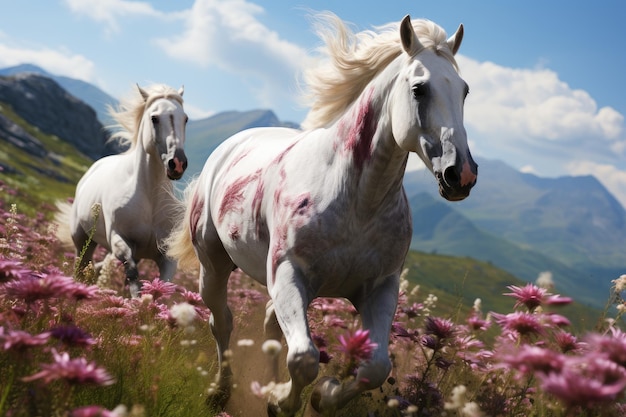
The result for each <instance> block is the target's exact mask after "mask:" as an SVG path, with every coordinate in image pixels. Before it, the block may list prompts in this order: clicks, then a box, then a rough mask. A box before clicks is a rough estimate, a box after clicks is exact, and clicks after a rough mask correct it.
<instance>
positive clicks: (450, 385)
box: [0, 183, 626, 417]
mask: <svg viewBox="0 0 626 417" xmlns="http://www.w3.org/2000/svg"><path fill="white" fill-rule="evenodd" d="M1 186H2V187H3V190H4V191H6V193H5V194H4V195H6V196H11V195H16V194H19V193H18V192H16V191H15V190H14V189H12V188H11V187H10V185H8V184H6V183H4V184H1ZM22 201H26V199H24V198H22ZM104 256H105V254H104V253H103V252H102V251H98V252H97V254H96V258H97V260H102V259H104ZM74 264H75V259H74V258H73V255H71V254H67V253H64V252H63V250H62V249H61V246H60V245H59V242H57V241H56V238H55V231H54V228H51V227H50V224H49V223H48V221H47V220H46V218H45V216H36V215H35V216H26V215H23V214H20V212H19V205H15V204H11V203H9V202H7V201H6V199H0V373H1V375H2V377H1V378H0V415H7V416H12V417H13V416H72V417H73V416H76V417H78V416H111V417H112V416H117V417H120V416H132V417H144V416H145V417H147V416H150V417H153V416H181V417H185V416H221V417H226V416H256V415H263V414H264V413H265V397H266V396H267V393H268V392H267V390H268V389H270V388H271V383H272V382H273V381H269V380H268V379H267V365H266V364H267V363H268V362H266V361H265V359H267V358H265V353H263V352H262V349H261V345H262V343H263V338H262V321H263V311H264V306H265V303H266V301H267V295H266V294H265V292H264V289H263V288H262V287H261V286H260V285H258V284H256V283H255V282H254V281H253V280H251V279H249V277H246V276H245V275H244V274H242V273H241V272H240V271H235V272H233V274H232V275H231V280H230V283H229V291H228V297H229V304H230V305H231V308H232V310H233V313H234V314H235V329H236V330H235V333H234V336H233V342H232V353H231V356H229V360H230V361H231V362H232V367H233V369H234V371H235V375H236V376H235V384H236V387H235V388H234V389H233V395H232V397H231V400H230V401H229V403H228V404H227V406H226V409H225V410H211V409H209V408H208V407H207V406H206V404H205V401H204V400H205V397H206V394H207V390H209V389H211V387H212V382H213V377H214V375H215V372H216V368H217V367H216V363H215V355H214V352H215V344H214V341H213V338H212V336H211V333H210V329H209V326H208V324H207V319H208V317H209V316H210V311H208V310H207V309H206V308H205V307H204V306H203V304H202V301H201V299H200V298H199V296H198V294H197V278H196V276H195V275H194V274H188V275H187V274H181V273H179V274H177V275H176V276H175V278H174V279H173V281H172V282H171V283H166V282H162V281H160V280H158V269H157V268H156V267H155V266H154V265H153V264H151V263H149V262H142V263H141V264H140V279H141V280H142V283H143V286H142V290H141V297H139V298H136V299H130V298H128V295H127V294H128V293H127V288H126V285H125V281H124V280H125V278H124V274H123V268H121V266H120V265H119V263H118V262H117V261H113V262H110V263H105V264H104V266H103V268H102V269H101V270H99V271H95V270H94V269H90V270H88V271H79V272H80V273H75V271H74V269H73V268H74ZM407 266H408V267H409V268H411V266H412V264H411V262H408V263H407ZM459 273H463V271H459ZM410 275H411V271H410V269H408V270H407V271H405V273H404V276H403V280H402V285H401V289H400V294H399V304H398V309H397V313H396V317H395V319H394V326H393V329H392V334H391V339H390V344H389V351H390V357H391V359H392V363H393V369H392V372H391V374H390V375H389V378H388V379H387V381H386V382H385V383H384V384H383V386H382V387H381V388H380V389H377V390H373V391H371V392H368V393H365V394H363V395H361V396H360V397H359V398H357V399H355V400H353V401H351V402H350V403H349V404H348V405H347V406H346V407H345V408H344V409H342V410H339V411H337V413H336V414H334V415H335V416H337V417H343V416H394V417H396V416H402V417H404V416H444V415H445V416H459V417H460V416H494V417H495V416H537V417H553V416H554V417H570V416H600V415H602V416H609V417H613V416H615V417H617V416H623V415H625V414H626V408H625V407H624V406H623V400H624V391H625V389H626V368H625V367H626V334H625V333H623V332H622V330H621V329H620V326H621V323H622V320H621V313H622V311H623V309H624V300H623V299H622V292H623V291H624V289H625V288H626V276H623V277H619V278H617V277H611V278H616V279H615V280H614V285H613V293H612V294H611V298H610V303H609V304H608V305H607V310H606V312H605V317H604V320H603V321H601V322H599V324H598V327H597V328H595V329H593V330H587V331H580V332H575V331H574V330H572V326H571V325H570V323H569V320H568V318H567V317H566V316H564V315H563V314H561V313H562V311H565V310H563V306H565V305H569V304H571V301H572V300H570V299H568V298H567V297H561V296H558V295H556V294H554V292H555V289H554V288H552V287H549V286H548V287H547V288H545V287H540V286H538V285H535V284H530V283H529V284H527V285H524V286H522V285H510V286H509V288H508V289H506V290H505V291H504V292H505V294H503V295H502V297H501V300H500V302H499V303H498V304H497V307H494V308H489V309H488V310H487V309H485V307H484V306H483V305H482V303H481V302H480V300H479V299H478V297H476V295H479V294H480V292H479V290H478V289H476V288H471V290H470V293H471V294H470V297H471V298H472V299H471V301H469V302H468V299H467V294H464V290H463V288H460V289H459V294H458V295H457V296H452V297H451V296H450V295H449V294H448V295H447V296H445V298H444V296H443V293H439V294H440V295H435V294H434V293H433V292H431V291H429V290H425V289H424V287H419V286H416V285H414V284H413V283H411V282H410V281H409V280H408V279H407V277H409V276H410ZM474 297H476V298H474ZM441 303H445V304H446V306H445V307H446V308H442V306H441ZM451 306H452V307H451ZM309 322H310V326H311V333H312V335H313V337H314V341H315V343H316V345H317V346H318V348H319V350H320V352H321V355H320V356H321V364H320V369H321V371H320V376H325V375H332V376H335V375H340V377H341V378H342V379H344V380H346V379H350V378H353V377H354V375H355V369H356V367H357V366H358V364H359V363H360V362H361V361H366V360H367V359H368V354H370V353H371V348H372V346H371V345H370V341H369V338H368V334H367V332H365V331H363V330H362V329H361V327H360V326H361V325H360V321H359V316H358V315H357V314H356V312H355V310H354V308H353V307H352V306H351V305H350V304H349V303H348V302H347V301H345V300H343V299H317V300H315V301H314V302H313V303H312V305H311V307H310V309H309ZM280 346H282V350H281V351H280V353H278V354H279V355H280V358H281V362H280V363H281V369H280V377H281V379H282V380H286V378H287V375H286V372H285V369H284V366H282V364H284V358H285V354H286V353H285V351H286V346H285V345H284V342H282V343H281V345H280ZM311 391H312V388H311V387H309V388H307V389H306V390H305V392H304V394H303V395H304V396H307V398H308V396H309V395H310V394H311ZM305 404H306V405H305V406H304V407H303V409H302V410H300V412H299V414H298V415H299V416H316V415H317V414H316V413H315V412H314V411H313V410H312V409H311V406H310V405H309V404H308V402H307V401H305Z"/></svg>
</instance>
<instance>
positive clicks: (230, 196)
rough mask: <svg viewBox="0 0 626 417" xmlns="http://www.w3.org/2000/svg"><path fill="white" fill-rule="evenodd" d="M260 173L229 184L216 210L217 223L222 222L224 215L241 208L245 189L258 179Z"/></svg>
mask: <svg viewBox="0 0 626 417" xmlns="http://www.w3.org/2000/svg"><path fill="white" fill-rule="evenodd" d="M259 175H260V172H258V171H257V172H255V173H254V174H251V175H247V176H245V177H241V178H238V179H237V180H236V181H235V182H233V183H232V184H230V185H229V186H228V187H227V188H226V191H225V192H224V195H223V196H222V202H221V204H220V208H219V210H218V221H219V222H222V220H224V216H225V215H226V213H228V212H230V211H234V210H235V209H237V208H241V203H242V202H243V199H244V190H245V188H246V187H247V186H248V185H249V184H250V183H251V182H253V181H256V180H257V179H258V178H259Z"/></svg>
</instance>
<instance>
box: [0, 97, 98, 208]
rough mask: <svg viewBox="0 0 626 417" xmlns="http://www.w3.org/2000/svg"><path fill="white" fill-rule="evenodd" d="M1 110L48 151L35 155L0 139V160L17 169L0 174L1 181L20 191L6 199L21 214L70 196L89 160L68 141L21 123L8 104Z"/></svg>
mask: <svg viewBox="0 0 626 417" xmlns="http://www.w3.org/2000/svg"><path fill="white" fill-rule="evenodd" d="M0 111H2V113H3V114H5V115H6V116H8V117H9V118H10V119H12V120H13V121H15V122H16V123H17V124H19V125H20V126H21V127H22V128H23V129H25V130H26V131H27V132H28V133H30V134H31V135H33V136H34V137H36V138H37V139H39V140H40V141H41V143H42V144H43V145H44V146H45V147H46V149H48V150H49V151H50V153H49V156H47V157H45V158H37V157H34V156H32V155H29V154H27V153H26V152H24V151H22V150H21V149H19V148H17V147H15V146H13V145H12V144H10V143H8V142H6V141H4V140H0V162H2V163H3V164H4V165H7V166H10V167H11V168H14V169H15V170H16V171H17V172H18V174H6V173H0V180H2V181H4V182H6V183H7V184H9V185H10V186H11V187H12V188H15V189H17V190H19V191H20V193H19V194H18V195H17V196H14V197H13V198H7V200H8V201H7V202H8V203H16V204H18V206H19V207H18V210H19V211H20V212H22V213H25V214H34V213H36V212H38V211H39V210H40V209H41V207H42V205H45V204H54V202H55V201H56V200H59V199H65V198H67V197H72V196H73V195H74V190H75V188H76V183H77V182H78V180H79V179H80V177H81V176H82V175H83V173H84V172H85V171H86V170H87V168H88V167H89V166H90V165H91V163H92V160H91V159H90V158H88V157H86V156H84V155H83V154H81V153H80V152H78V151H77V150H76V148H74V147H73V146H72V145H70V144H68V143H67V142H65V141H63V140H61V139H59V138H57V137H56V136H51V135H46V134H43V133H41V132H40V131H39V130H38V129H36V128H34V127H32V126H31V125H29V124H28V123H26V122H24V121H23V120H22V119H21V118H19V116H17V115H16V114H15V113H13V111H12V110H11V108H10V106H8V105H6V104H4V103H0ZM45 214H49V213H45Z"/></svg>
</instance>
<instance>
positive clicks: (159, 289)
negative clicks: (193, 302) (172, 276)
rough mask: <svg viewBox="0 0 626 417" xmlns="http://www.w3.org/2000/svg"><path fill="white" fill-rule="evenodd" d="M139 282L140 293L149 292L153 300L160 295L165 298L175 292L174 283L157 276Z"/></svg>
mask: <svg viewBox="0 0 626 417" xmlns="http://www.w3.org/2000/svg"><path fill="white" fill-rule="evenodd" d="M141 284H142V286H141V295H144V294H150V295H152V298H153V299H154V300H156V299H157V298H160V297H165V298H167V297H169V296H171V295H172V294H174V293H175V292H176V284H174V283H171V282H167V281H162V280H161V279H159V278H155V279H153V280H152V281H148V280H142V281H141Z"/></svg>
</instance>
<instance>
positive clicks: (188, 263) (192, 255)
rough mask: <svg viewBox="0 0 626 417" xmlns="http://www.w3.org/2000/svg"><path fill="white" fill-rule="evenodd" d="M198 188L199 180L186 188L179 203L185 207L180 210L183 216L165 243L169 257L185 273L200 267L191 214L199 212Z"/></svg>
mask: <svg viewBox="0 0 626 417" xmlns="http://www.w3.org/2000/svg"><path fill="white" fill-rule="evenodd" d="M197 188H198V178H196V179H194V180H192V181H191V182H190V183H189V185H188V186H187V188H185V194H184V196H183V199H182V201H179V204H181V205H182V206H183V207H184V209H182V208H181V210H180V212H181V213H183V214H182V216H181V217H180V218H179V219H177V221H176V226H174V229H173V230H172V232H171V233H170V235H169V236H168V237H167V238H166V239H165V241H164V246H165V250H166V254H167V256H168V257H170V258H172V259H175V260H176V261H177V262H178V267H179V268H180V269H182V270H183V271H192V270H196V269H198V267H199V265H200V262H199V261H198V258H197V256H196V252H195V250H194V247H193V242H192V240H191V214H192V212H193V211H194V210H197V207H195V204H194V201H195V200H194V196H196V189H197Z"/></svg>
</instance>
